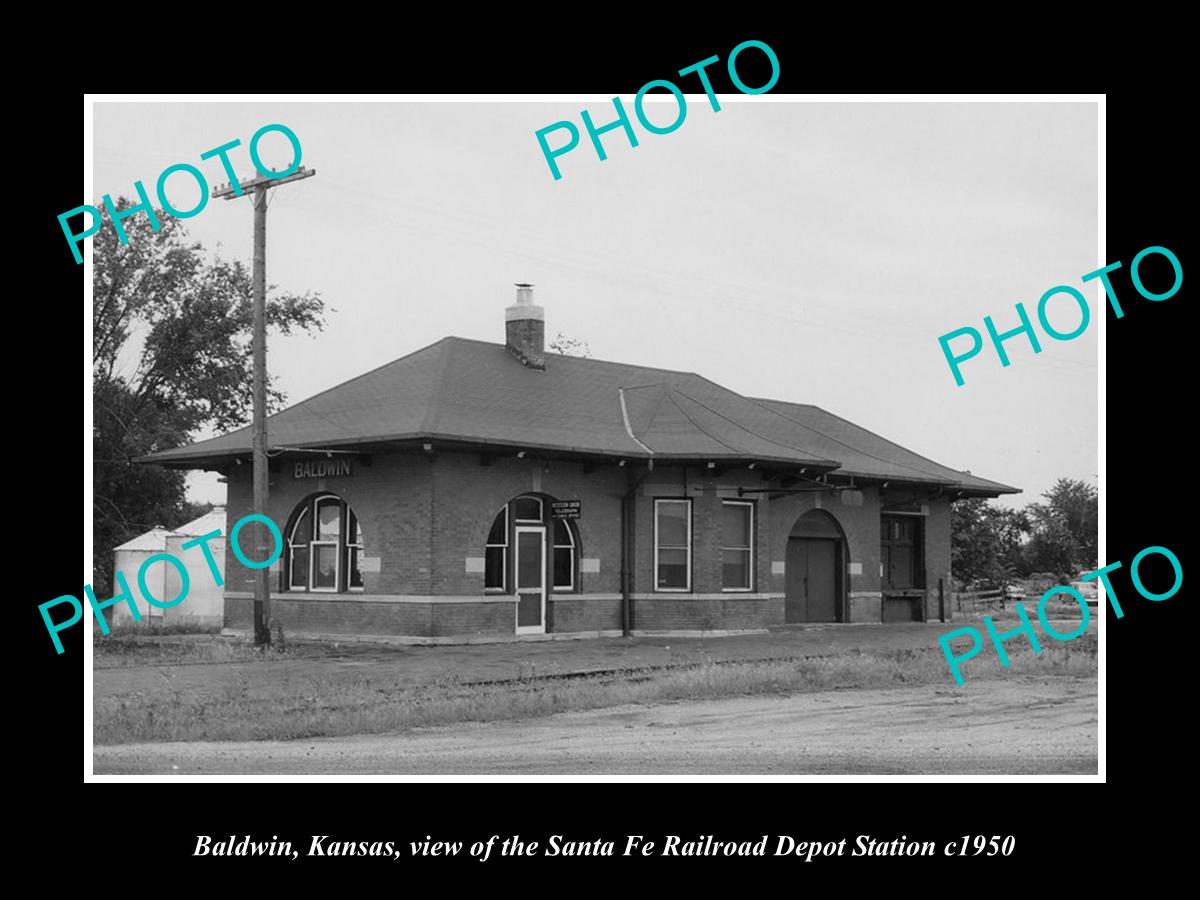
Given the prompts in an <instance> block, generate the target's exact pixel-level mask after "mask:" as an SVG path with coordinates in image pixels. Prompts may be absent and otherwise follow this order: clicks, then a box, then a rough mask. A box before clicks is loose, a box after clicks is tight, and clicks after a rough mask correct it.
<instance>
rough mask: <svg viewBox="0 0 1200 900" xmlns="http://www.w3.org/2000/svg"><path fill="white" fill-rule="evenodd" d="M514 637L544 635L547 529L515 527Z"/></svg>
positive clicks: (527, 526) (529, 526) (534, 526)
mask: <svg viewBox="0 0 1200 900" xmlns="http://www.w3.org/2000/svg"><path fill="white" fill-rule="evenodd" d="M516 541H517V559H516V569H517V634H545V632H546V529H545V527H544V526H541V525H518V526H517V528H516Z"/></svg>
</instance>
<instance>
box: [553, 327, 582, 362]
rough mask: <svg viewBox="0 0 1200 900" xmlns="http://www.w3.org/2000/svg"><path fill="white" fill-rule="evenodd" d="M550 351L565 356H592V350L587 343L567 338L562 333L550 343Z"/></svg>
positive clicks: (555, 336)
mask: <svg viewBox="0 0 1200 900" xmlns="http://www.w3.org/2000/svg"><path fill="white" fill-rule="evenodd" d="M550 349H551V350H553V351H554V352H555V353H561V354H562V355H563V356H581V357H585V358H586V357H589V356H591V355H592V348H591V347H589V346H588V342H587V341H581V340H578V339H576V338H572V337H567V336H566V335H565V334H563V333H562V332H561V331H560V332H558V333H557V334H555V335H554V340H552V341H551V342H550Z"/></svg>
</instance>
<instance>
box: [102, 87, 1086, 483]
mask: <svg viewBox="0 0 1200 900" xmlns="http://www.w3.org/2000/svg"><path fill="white" fill-rule="evenodd" d="M719 99H720V103H721V110H720V111H719V112H714V111H713V110H712V109H711V107H710V105H709V103H708V100H707V98H706V97H705V96H704V95H703V94H700V95H695V96H693V95H688V98H687V115H686V117H685V119H684V121H683V124H682V125H681V126H680V127H679V128H678V129H677V130H675V131H674V132H672V133H671V134H666V135H654V134H650V133H648V132H647V131H646V130H644V129H643V128H642V127H641V126H640V125H639V124H638V123H637V120H636V118H633V116H632V113H631V118H632V119H633V123H634V124H633V127H634V129H635V133H636V135H637V137H638V146H637V147H631V146H630V145H629V142H628V139H627V138H626V137H625V135H624V132H623V131H622V130H620V129H617V130H614V131H611V132H608V133H607V134H604V135H603V136H602V140H603V143H604V147H605V149H606V151H607V155H608V159H607V160H604V161H601V160H599V159H598V157H597V155H596V153H595V151H594V150H593V148H592V147H591V145H590V142H589V140H588V137H587V133H586V131H585V130H584V128H583V125H582V124H581V118H580V111H581V110H582V109H588V110H589V111H590V112H591V114H592V118H593V121H594V122H595V123H596V124H597V126H599V125H601V124H603V123H605V122H608V121H611V120H612V119H613V118H614V117H615V111H614V108H613V105H612V101H611V99H609V98H597V97H587V98H581V99H579V100H566V101H564V100H561V99H560V100H556V101H554V102H498V101H497V102H386V103H379V102H375V103H355V102H346V103H334V102H325V103H302V102H252V103H251V102H247V103H232V102H216V103H196V102H174V103H162V102H156V103H131V102H98V103H96V104H95V106H94V114H93V189H94V191H95V194H96V196H95V197H93V198H91V199H90V200H89V201H88V202H91V203H95V204H98V203H99V200H100V197H101V196H102V195H103V194H106V193H109V194H112V196H113V197H114V198H115V197H116V196H118V195H121V194H124V195H126V196H133V194H134V188H133V183H134V181H135V180H138V179H140V180H142V182H143V183H144V184H145V185H146V188H147V190H148V191H150V192H152V191H153V190H154V184H155V182H156V181H157V179H158V175H159V173H160V172H161V171H162V170H163V169H165V168H166V167H167V166H169V165H172V164H174V163H180V162H186V163H191V164H192V165H195V166H197V167H198V168H200V169H201V171H202V172H204V174H205V175H206V177H207V179H208V181H209V184H210V185H211V184H216V183H218V182H223V181H225V180H227V179H226V178H225V175H224V170H223V169H222V167H221V164H220V162H219V160H217V159H210V160H207V161H201V160H200V154H201V153H202V152H204V151H207V150H210V149H212V148H214V147H217V146H219V145H221V144H224V143H226V142H228V141H230V140H233V139H235V138H237V139H239V140H240V141H241V142H242V146H241V147H238V148H236V149H234V150H233V151H231V153H230V159H231V161H232V162H233V163H234V165H235V167H236V169H237V171H238V173H239V175H240V176H241V177H243V178H245V177H249V176H251V175H252V174H253V166H252V163H251V161H250V156H249V152H248V149H247V145H248V144H249V141H250V137H251V135H253V134H254V133H255V132H256V131H257V130H258V129H259V128H260V127H261V126H263V125H266V124H269V123H282V124H284V125H287V126H288V127H289V128H291V129H292V131H293V132H295V134H296V136H297V137H298V139H299V140H300V143H301V146H302V154H303V155H302V160H301V162H302V164H303V165H305V166H308V167H309V168H312V169H315V170H316V172H317V174H316V176H315V177H313V178H309V179H306V180H304V181H300V182H295V183H292V184H288V185H285V186H282V187H280V188H277V189H275V190H273V191H272V192H271V203H270V207H269V212H268V223H267V280H268V283H269V284H274V285H278V286H279V288H280V289H282V290H287V291H291V292H297V293H302V292H304V291H309V290H311V291H316V292H318V293H320V294H321V296H322V297H323V298H324V299H325V301H326V303H327V305H328V311H327V324H326V327H325V329H324V331H322V332H318V333H316V334H315V335H312V336H308V335H293V336H290V337H279V336H273V337H271V338H270V339H269V341H268V367H269V370H270V372H271V374H272V377H274V378H275V379H276V380H277V381H276V386H277V387H279V388H280V389H282V390H283V391H284V393H285V394H286V396H287V399H288V401H289V402H296V401H299V400H303V399H305V398H306V397H309V396H312V395H313V394H316V393H318V392H320V391H322V390H325V389H327V388H329V387H332V386H334V385H337V384H340V383H341V382H343V381H346V380H347V379H350V378H352V377H354V376H356V375H360V374H362V373H363V372H366V371H368V370H370V369H372V368H375V367H377V366H380V365H382V364H384V363H387V362H389V361H391V360H393V359H396V358H398V357H401V356H404V355H406V354H408V353H411V352H413V351H414V350H418V349H420V348H421V347H424V346H427V345H429V344H431V343H434V342H435V341H437V340H440V339H441V338H443V337H445V336H447V335H458V336H461V337H468V338H477V339H480V340H487V341H493V342H496V343H502V342H503V340H504V308H505V307H506V306H508V305H510V304H511V303H513V301H514V298H515V288H514V287H513V285H514V283H516V282H530V283H532V284H534V286H535V287H534V300H535V302H536V303H538V304H539V305H541V306H543V307H544V309H545V316H546V333H547V340H548V341H549V340H550V339H551V338H552V337H553V336H554V335H555V334H557V333H559V332H562V333H563V334H565V335H567V336H569V337H573V338H576V339H580V340H586V341H587V342H588V345H589V347H590V350H591V355H592V357H594V358H596V359H604V360H612V361H616V362H624V363H631V364H636V365H646V366H657V367H660V368H666V369H678V370H684V371H691V372H697V373H699V374H701V375H703V376H705V377H707V378H710V379H711V380H713V381H716V382H718V383H720V384H722V385H724V386H725V387H727V388H730V389H731V390H734V391H737V392H738V393H741V394H744V395H747V396H754V397H767V398H773V399H780V400H788V401H793V402H798V403H812V404H815V405H817V406H820V407H823V408H825V409H827V410H829V411H830V412H833V413H835V414H837V415H840V416H842V417H844V418H847V419H850V420H851V421H853V422H855V423H857V424H859V425H861V426H863V427H865V428H868V429H870V430H872V431H875V432H877V433H879V434H882V435H884V436H885V437H887V438H889V439H891V440H894V441H896V442H898V443H900V444H903V445H904V446H906V447H909V448H910V449H912V450H914V451H916V452H918V453H921V454H923V455H925V456H928V457H930V458H932V459H934V460H936V461H938V462H940V463H943V464H945V465H948V466H952V467H954V468H957V469H968V470H970V471H971V472H973V473H974V474H976V475H979V476H982V477H985V478H991V479H994V480H997V481H1001V482H1004V483H1006V484H1010V485H1015V486H1018V487H1020V488H1022V490H1023V493H1021V494H1018V495H1014V496H1012V497H1007V498H1002V499H1001V501H1000V502H1001V503H1003V504H1005V505H1013V506H1016V505H1023V504H1025V503H1028V502H1032V501H1034V500H1037V499H1039V495H1040V494H1041V493H1042V492H1043V491H1045V490H1046V489H1047V488H1049V487H1050V485H1052V484H1053V483H1054V481H1055V480H1057V479H1058V478H1060V477H1067V478H1075V479H1080V480H1083V481H1086V482H1088V483H1091V484H1095V483H1096V482H1097V477H1096V475H1097V473H1098V471H1099V470H1098V468H1097V455H1096V445H1097V381H1098V369H1097V359H1096V338H1097V332H1096V328H1097V326H1096V320H1097V318H1098V317H1099V315H1102V314H1103V309H1104V306H1103V300H1102V299H1101V298H1100V296H1099V283H1098V281H1093V282H1091V283H1090V284H1088V285H1086V286H1085V285H1083V284H1082V283H1081V276H1082V275H1083V274H1084V273H1087V272H1091V271H1093V270H1094V269H1097V268H1099V267H1100V266H1102V265H1104V264H1105V263H1106V262H1108V260H1104V259H1100V258H1098V257H1097V243H1098V239H1097V222H1098V213H1097V207H1098V197H1097V124H1096V120H1097V113H1096V105H1095V104H1094V103H1090V102H1088V103H1085V102H1078V103H1058V102H1056V103H1016V102H1005V103H996V102H988V103H925V102H922V103H913V102H904V103H830V102H801V101H800V100H798V99H788V98H785V97H778V96H771V95H760V96H757V97H737V96H726V95H719ZM623 100H624V102H625V105H626V108H630V107H631V106H632V98H630V97H624V98H623ZM646 109H647V110H648V115H649V117H650V119H651V121H654V122H658V123H660V124H662V125H666V124H668V123H669V122H670V121H671V119H672V118H673V117H674V116H675V115H676V106H675V101H674V100H672V99H670V98H669V96H668V99H667V100H665V101H662V103H661V104H660V103H658V102H648V103H647V105H646ZM562 120H569V121H572V122H574V123H575V124H576V126H577V127H578V128H579V130H580V132H581V142H580V144H579V146H578V147H576V148H575V149H574V150H573V151H571V152H570V153H567V154H565V155H563V156H560V157H559V158H558V160H557V162H558V164H559V166H560V169H561V171H562V176H563V177H562V178H561V179H560V180H555V179H554V178H553V176H552V175H551V172H550V169H549V167H548V166H547V164H546V161H545V159H544V158H543V155H542V152H541V150H540V148H539V146H538V143H537V140H536V138H535V136H534V133H535V132H536V131H537V130H538V129H540V128H544V127H546V126H548V125H551V124H553V123H555V122H558V121H562ZM564 139H565V135H564V133H563V132H559V133H556V134H554V135H552V136H550V137H549V140H550V142H551V146H554V147H557V146H558V143H559V141H561V140H564ZM259 149H260V153H261V156H262V160H263V162H264V164H266V165H268V166H274V167H277V168H285V167H286V166H287V165H288V164H289V163H290V162H291V156H292V154H291V148H290V145H289V144H288V142H287V140H286V139H285V138H284V137H283V136H281V135H279V134H269V135H267V136H266V137H264V138H263V140H262V142H261V143H260V144H259ZM167 191H168V197H169V199H170V200H171V202H172V204H173V205H175V206H176V207H177V208H180V209H188V208H190V207H191V206H192V205H194V203H195V201H196V199H197V198H198V188H197V187H196V186H195V183H194V181H190V180H189V178H188V177H187V176H186V175H180V174H177V175H173V176H172V177H171V179H170V180H169V182H168V189H167ZM187 227H188V231H189V234H190V236H191V237H192V238H194V239H196V240H199V241H200V242H201V243H202V244H203V245H204V246H205V248H207V249H209V250H211V251H213V252H215V253H217V254H219V255H221V256H223V257H226V258H231V257H236V258H241V259H243V260H245V261H246V263H247V265H248V264H249V262H250V259H251V252H252V247H251V239H252V210H251V207H250V201H249V200H248V199H245V198H243V199H240V200H233V201H220V200H217V201H210V202H209V204H208V206H207V207H206V208H205V209H204V210H203V211H201V212H200V213H199V214H197V215H196V216H195V217H193V218H191V219H189V220H188V222H187ZM1057 285H1068V286H1072V287H1075V288H1076V289H1078V290H1080V291H1081V292H1082V293H1083V294H1084V296H1085V297H1086V298H1087V299H1088V303H1089V306H1090V308H1091V312H1092V322H1091V324H1090V325H1089V327H1088V329H1087V330H1086V331H1085V332H1084V333H1083V334H1082V335H1081V336H1080V337H1078V338H1076V339H1074V340H1071V341H1056V340H1052V339H1050V338H1048V337H1047V336H1046V335H1045V334H1044V333H1042V332H1041V331H1040V329H1039V339H1040V341H1041V343H1042V348H1043V349H1042V352H1041V353H1040V354H1034V352H1033V350H1032V348H1031V346H1030V344H1029V341H1028V340H1027V339H1026V338H1024V337H1017V338H1014V339H1012V340H1009V341H1007V342H1006V343H1005V348H1006V349H1007V351H1008V354H1009V357H1010V359H1011V361H1012V364H1011V365H1010V366H1009V367H1007V368H1004V367H1002V366H1001V364H1000V362H999V360H998V359H997V357H996V354H995V352H994V351H993V350H992V349H991V347H990V345H988V346H985V348H984V351H983V352H982V353H981V354H980V355H979V356H977V357H975V358H974V359H972V360H970V361H968V362H966V363H964V364H963V376H964V378H965V382H966V383H965V385H963V386H962V387H959V386H957V385H956V384H955V382H954V379H953V377H952V375H951V372H950V368H949V366H948V365H947V362H946V359H945V357H944V356H943V354H942V351H941V349H940V347H939V344H938V337H939V336H941V335H943V334H946V333H948V332H951V331H953V330H955V329H957V328H961V327H963V326H968V325H969V326H972V327H974V328H976V329H978V330H979V331H980V332H981V333H985V332H984V325H983V318H984V316H987V315H991V316H992V317H993V319H994V321H995V323H996V327H997V329H998V330H1001V331H1005V330H1008V329H1010V328H1013V327H1015V326H1016V325H1018V324H1019V320H1018V317H1017V312H1016V309H1015V305H1016V304H1017V303H1018V302H1021V303H1023V304H1024V306H1025V308H1026V310H1027V311H1028V314H1029V316H1030V318H1031V319H1032V320H1033V321H1034V322H1035V327H1036V321H1037V319H1036V311H1037V304H1038V300H1039V298H1040V297H1041V296H1042V294H1043V293H1044V292H1046V291H1047V290H1048V289H1050V288H1051V287H1054V286H1057ZM1048 312H1049V319H1050V322H1051V324H1052V325H1054V326H1055V328H1056V329H1057V330H1059V331H1060V332H1069V331H1071V330H1073V329H1074V327H1075V326H1077V325H1078V323H1079V316H1080V313H1079V311H1078V309H1077V307H1076V306H1075V305H1074V304H1073V303H1071V302H1070V300H1069V299H1063V298H1062V297H1059V298H1057V299H1056V300H1055V301H1054V302H1053V303H1052V304H1051V305H1050V306H1049V310H1048ZM985 340H986V337H985ZM954 346H955V347H957V346H958V344H955V345H954ZM208 436H211V433H204V434H201V435H198V437H208ZM189 497H190V498H191V499H193V500H198V501H209V502H216V503H220V502H223V501H224V485H222V484H220V483H219V482H218V481H217V476H216V475H215V474H214V473H192V474H191V475H189Z"/></svg>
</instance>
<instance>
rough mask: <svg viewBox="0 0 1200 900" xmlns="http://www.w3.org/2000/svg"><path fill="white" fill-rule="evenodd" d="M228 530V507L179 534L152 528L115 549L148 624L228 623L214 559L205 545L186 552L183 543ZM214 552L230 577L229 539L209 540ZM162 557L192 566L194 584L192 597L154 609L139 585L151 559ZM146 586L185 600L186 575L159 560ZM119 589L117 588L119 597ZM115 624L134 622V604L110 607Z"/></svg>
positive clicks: (156, 593) (183, 527)
mask: <svg viewBox="0 0 1200 900" xmlns="http://www.w3.org/2000/svg"><path fill="white" fill-rule="evenodd" d="M224 528H225V508H224V507H223V506H217V507H214V508H213V509H212V510H210V511H209V512H207V513H205V514H204V515H202V516H201V517H200V518H198V519H194V520H192V521H191V522H188V523H187V524H186V525H181V526H179V527H178V528H176V529H174V530H168V529H166V528H152V529H150V530H149V531H147V532H146V533H145V534H141V535H138V536H137V537H135V538H133V539H132V540H129V541H126V542H125V543H124V544H121V546H119V547H117V548H116V550H115V551H114V555H115V557H116V560H115V564H116V571H117V572H120V573H121V574H122V575H124V576H125V580H126V582H128V584H129V589H130V592H131V593H132V594H133V596H134V600H135V602H136V603H137V609H138V612H139V613H141V616H142V624H147V625H166V624H171V625H182V624H195V625H218V626H219V625H223V624H224V615H225V613H224V610H225V598H224V589H223V588H222V587H220V586H219V585H217V583H216V581H215V580H214V579H213V575H212V571H211V570H210V569H209V565H208V561H207V560H206V559H205V557H204V552H203V550H202V549H201V548H200V547H198V546H197V547H192V548H190V549H188V550H184V549H183V545H184V544H186V543H187V542H188V541H190V540H193V539H194V538H197V537H200V536H201V535H204V534H209V533H210V532H213V531H223V530H224ZM208 546H209V548H210V549H211V550H212V555H213V559H214V560H215V562H216V565H217V571H218V572H220V573H221V579H222V580H224V578H225V535H224V534H222V535H221V536H220V537H218V538H214V539H213V540H211V541H209V542H208ZM157 553H169V554H171V555H172V556H174V557H175V558H176V559H179V560H180V561H182V562H183V564H184V565H185V566H186V568H187V573H188V580H189V582H190V584H189V588H188V594H187V597H186V599H184V601H183V602H182V603H180V604H178V605H177V606H172V607H170V608H168V609H162V608H161V607H157V606H154V605H152V604H150V603H148V602H147V601H146V598H145V597H143V596H142V592H141V589H140V588H139V587H138V572H139V571H140V569H141V567H142V565H143V564H144V563H145V562H146V560H148V559H149V558H150V557H152V556H154V555H155V554H157ZM146 587H147V588H148V589H149V591H150V593H151V594H153V595H154V597H155V598H156V599H158V600H170V599H172V598H173V597H178V596H179V589H180V576H179V572H178V571H177V570H176V568H175V567H174V566H172V565H170V564H169V563H166V562H161V561H160V562H156V563H154V564H153V565H152V566H150V568H148V569H147V570H146ZM117 590H118V589H117V588H114V591H113V593H114V595H115V594H116V591H117ZM107 612H109V613H110V615H111V618H110V624H112V625H121V624H129V623H130V622H131V621H132V620H133V615H132V613H130V611H129V607H128V605H126V604H124V603H118V604H115V605H114V606H112V607H110V608H109V609H108V610H107Z"/></svg>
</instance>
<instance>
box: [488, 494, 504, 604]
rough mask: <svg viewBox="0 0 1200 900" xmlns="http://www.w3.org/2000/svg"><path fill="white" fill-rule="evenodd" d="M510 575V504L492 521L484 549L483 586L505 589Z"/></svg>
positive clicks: (496, 589)
mask: <svg viewBox="0 0 1200 900" xmlns="http://www.w3.org/2000/svg"><path fill="white" fill-rule="evenodd" d="M507 575H508V504H507V503H506V504H504V508H503V509H501V510H500V512H499V513H498V514H497V515H496V518H495V519H494V520H493V521H492V529H491V531H489V532H488V537H487V547H486V548H485V549H484V566H483V587H484V589H485V590H488V591H503V590H504V589H505V587H506V581H507V579H506V576H507Z"/></svg>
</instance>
